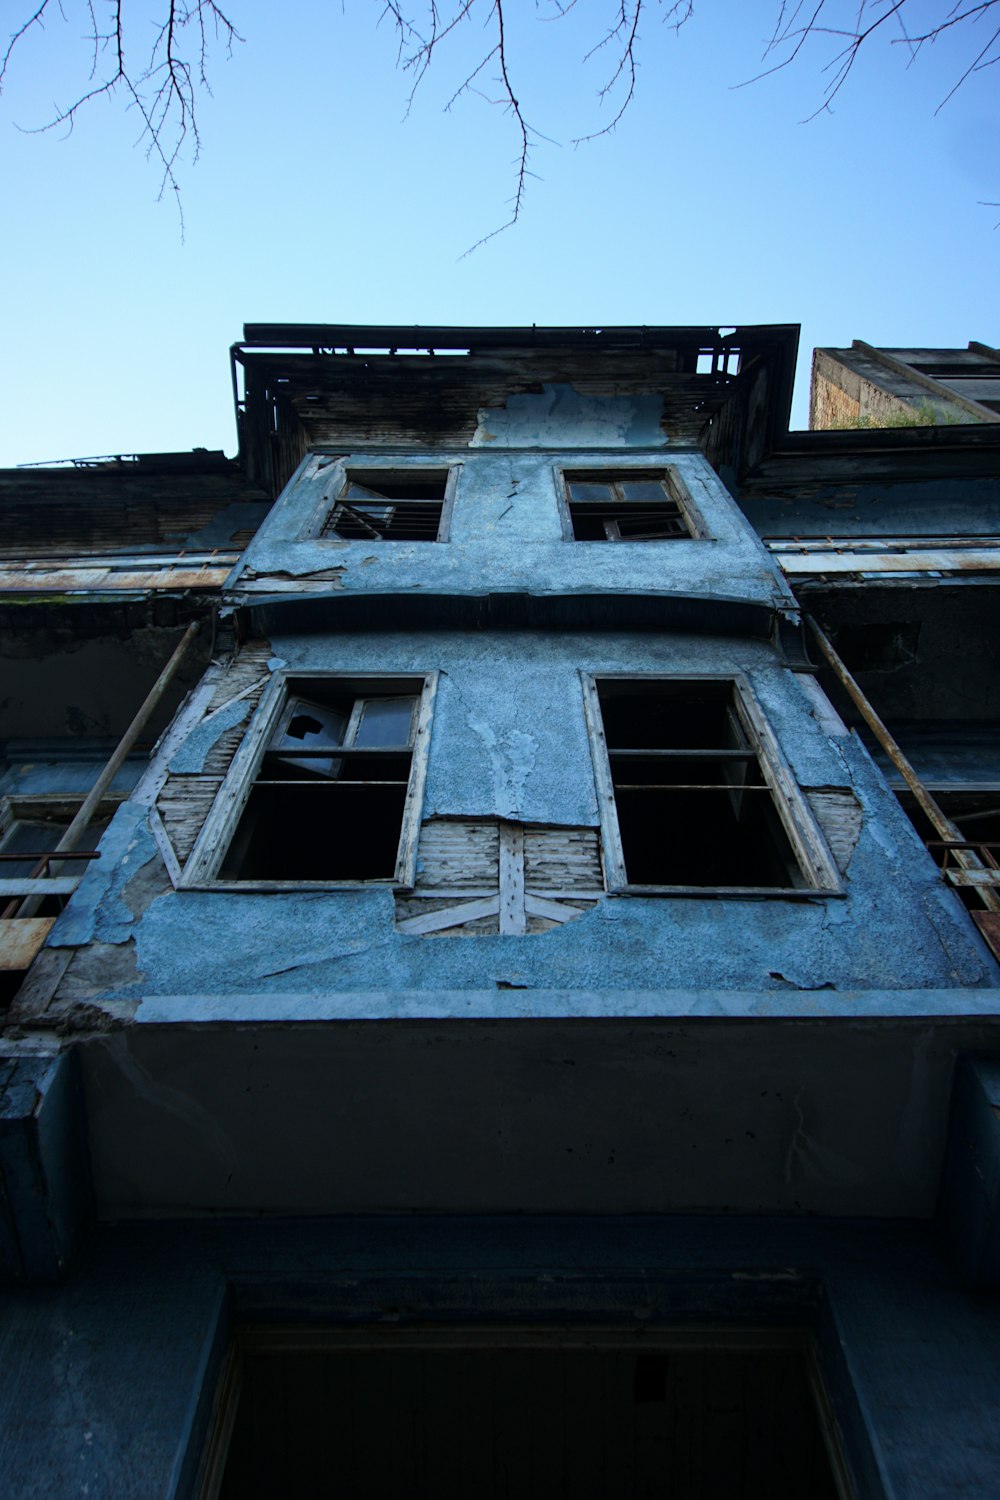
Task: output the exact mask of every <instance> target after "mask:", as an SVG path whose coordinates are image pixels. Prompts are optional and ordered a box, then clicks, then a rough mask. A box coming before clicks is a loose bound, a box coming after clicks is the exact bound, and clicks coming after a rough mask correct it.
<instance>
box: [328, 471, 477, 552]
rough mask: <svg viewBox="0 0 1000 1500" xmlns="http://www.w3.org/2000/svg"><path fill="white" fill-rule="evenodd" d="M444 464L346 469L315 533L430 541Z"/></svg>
mask: <svg viewBox="0 0 1000 1500" xmlns="http://www.w3.org/2000/svg"><path fill="white" fill-rule="evenodd" d="M447 483H448V471H447V469H432V470H427V469H413V470H406V469H400V470H395V471H394V470H381V471H380V470H374V471H372V472H370V473H369V472H368V471H360V470H355V469H352V470H351V472H350V474H348V476H347V482H346V484H345V485H344V488H343V489H342V490H341V492H340V494H339V495H338V496H337V499H336V501H335V502H334V504H333V507H332V509H331V511H330V513H329V515H328V516H327V518H326V520H325V521H324V522H323V527H322V530H321V531H320V536H325V537H340V538H341V539H342V540H343V541H361V542H436V541H437V539H438V534H439V532H440V530H441V513H442V511H443V509H444V497H445V487H446V485H447Z"/></svg>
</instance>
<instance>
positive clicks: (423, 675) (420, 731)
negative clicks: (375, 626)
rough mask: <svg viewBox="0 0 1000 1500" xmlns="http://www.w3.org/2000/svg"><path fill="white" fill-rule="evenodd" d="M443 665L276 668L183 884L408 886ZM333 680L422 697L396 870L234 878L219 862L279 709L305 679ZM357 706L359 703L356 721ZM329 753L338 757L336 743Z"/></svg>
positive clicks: (367, 690)
mask: <svg viewBox="0 0 1000 1500" xmlns="http://www.w3.org/2000/svg"><path fill="white" fill-rule="evenodd" d="M437 679H438V673H437V672H436V671H433V672H363V673H362V672H315V671H309V670H308V669H306V670H303V671H281V672H276V673H275V674H274V676H273V678H272V679H271V681H270V683H269V684H268V686H267V687H266V688H265V690H264V693H263V696H262V698H261V701H260V704H259V705H258V708H257V711H256V713H255V714H254V716H253V718H252V719H251V721H250V725H249V728H248V729H247V732H246V734H245V735H244V737H243V742H242V744H241V745H240V747H239V749H238V750H237V752H236V754H235V755H234V756H233V760H232V764H231V765H230V767H229V770H228V772H227V773H226V777H225V779H224V781H223V783H222V786H221V787H220V788H219V793H218V796H217V797H216V799H215V802H214V803H213V804H212V808H211V811H210V812H209V814H208V817H207V818H206V820H205V823H204V826H203V828H202V830H201V832H200V833H199V835H198V838H197V839H196V841H195V845H194V848H193V849H192V850H191V855H190V857H189V859H188V861H187V864H186V865H185V867H184V873H183V876H182V878H181V881H180V885H181V887H182V888H184V889H188V890H190V889H199V890H205V889H210V890H213V891H220V890H231V891H289V890H345V889H346V890H357V889H369V888H371V887H372V886H388V887H390V888H393V889H398V890H411V889H412V888H413V885H414V882H415V880H416V863H417V837H418V834H419V830H420V811H421V808H422V807H423V801H424V789H425V785H426V781H427V761H428V754H429V750H430V734H431V718H432V713H433V705H434V696H435V693H436V691H437ZM320 681H322V682H323V683H329V682H332V683H336V684H337V685H338V686H342V687H343V690H344V691H345V692H353V693H354V694H355V698H356V699H361V698H364V697H365V696H367V697H369V698H373V697H393V696H397V695H400V694H404V693H406V694H409V693H412V694H413V695H414V696H415V697H416V698H417V700H418V701H417V706H416V715H415V720H414V722H413V724H412V726H411V728H412V743H411V746H410V752H411V761H410V776H409V781H408V783H407V788H406V797H405V800H404V804H403V816H402V820H401V827H400V836H399V846H398V851H397V855H396V867H395V870H394V872H393V874H392V875H391V876H386V877H385V878H384V879H378V880H237V879H233V878H232V877H229V878H226V879H222V878H221V877H220V876H219V874H218V871H219V870H220V868H221V867H222V865H223V863H224V861H225V858H226V855H227V853H228V851H229V846H230V844H231V842H232V840H233V837H234V835H235V833H236V829H237V826H238V824H239V821H240V818H241V817H242V815H243V809H244V808H245V807H246V804H247V801H248V799H249V796H250V793H251V791H252V790H253V787H254V786H255V785H256V782H257V776H258V773H259V771H260V768H261V764H262V762H263V759H264V755H265V753H266V752H267V750H268V748H269V746H270V745H271V742H272V740H273V738H274V735H275V732H276V730H277V728H278V726H279V724H280V722H281V719H282V715H283V714H284V712H285V709H286V707H287V704H288V700H289V699H290V698H292V697H302V696H307V694H308V684H309V683H316V682H320ZM357 714H358V709H357V703H356V704H355V708H354V711H353V713H352V723H353V720H354V718H355V716H356V715H357ZM332 758H336V751H334V752H333V754H332Z"/></svg>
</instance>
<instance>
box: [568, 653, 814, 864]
mask: <svg viewBox="0 0 1000 1500" xmlns="http://www.w3.org/2000/svg"><path fill="white" fill-rule="evenodd" d="M587 708H588V717H589V719H590V723H591V732H592V735H593V737H594V740H595V766H596V768H597V775H598V784H599V787H600V789H601V791H602V792H603V794H604V795H603V797H602V802H603V813H602V821H603V839H604V848H605V860H606V864H607V873H608V884H609V887H610V888H612V889H615V888H616V887H617V888H621V887H628V888H636V887H640V888H643V887H653V888H657V889H663V888H666V889H670V890H675V891H681V892H684V891H699V890H706V889H715V890H734V891H759V892H763V893H768V892H771V891H779V890H780V891H795V890H814V889H816V888H823V889H836V888H837V887H838V884H839V882H838V878H837V874H836V870H835V868H834V866H833V864H832V861H831V859H830V856H829V852H828V850H827V849H826V847H825V844H824V843H823V841H822V837H821V836H820V835H819V833H818V831H817V830H816V828H815V824H814V823H813V821H812V818H811V816H810V815H809V813H808V812H807V810H806V804H805V801H804V799H803V797H802V795H801V793H799V792H798V791H797V789H794V788H793V783H792V778H791V774H790V772H789V771H788V769H787V767H786V766H785V765H784V763H783V762H782V761H781V760H780V757H779V752H778V749H777V745H776V743H775V742H774V739H773V736H772V735H771V733H770V731H769V729H768V728H767V726H766V724H765V722H764V721H763V720H762V718H761V717H760V715H759V711H755V710H754V709H753V708H752V706H751V700H750V698H749V695H748V694H747V693H746V692H745V691H743V690H741V689H740V688H739V687H738V685H737V684H736V683H735V682H734V681H733V680H732V679H708V680H692V679H664V678H649V679H643V678H634V677H632V678H601V679H598V680H597V681H596V682H595V681H589V682H588V701H587Z"/></svg>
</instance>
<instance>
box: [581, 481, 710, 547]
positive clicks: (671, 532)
mask: <svg viewBox="0 0 1000 1500" xmlns="http://www.w3.org/2000/svg"><path fill="white" fill-rule="evenodd" d="M566 494H567V508H568V511H569V520H570V528H571V531H572V536H573V540H574V541H577V542H670V541H677V540H679V539H684V538H691V537H694V536H698V535H699V530H698V527H697V526H696V524H695V522H694V520H693V512H692V509H691V503H690V498H689V497H688V495H687V492H686V490H684V488H683V486H682V485H681V483H680V481H679V480H678V479H677V476H676V475H675V474H674V473H673V472H672V471H671V470H667V471H666V472H663V471H660V472H654V471H651V470H646V471H645V472H641V473H635V474H614V475H612V474H579V473H574V474H567V475H566Z"/></svg>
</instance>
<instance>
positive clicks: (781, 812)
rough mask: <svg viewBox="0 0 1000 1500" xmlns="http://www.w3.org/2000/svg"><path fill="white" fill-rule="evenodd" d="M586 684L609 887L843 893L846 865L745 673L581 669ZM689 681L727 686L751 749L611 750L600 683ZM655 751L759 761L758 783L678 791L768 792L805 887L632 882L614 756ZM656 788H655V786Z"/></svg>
mask: <svg viewBox="0 0 1000 1500" xmlns="http://www.w3.org/2000/svg"><path fill="white" fill-rule="evenodd" d="M580 675H581V680H582V685H583V697H584V710H585V715H586V720H587V727H588V732H589V735H590V742H591V752H592V757H593V766H594V780H595V784H596V789H597V797H598V805H599V810H600V819H601V850H602V859H603V861H604V870H605V880H606V883H607V887H608V890H609V891H622V892H630V893H633V894H647V893H648V894H650V895H688V896H706V895H732V896H766V897H777V896H780V897H786V896H796V897H810V896H818V895H842V894H843V885H842V883H841V880H840V875H839V871H838V869H837V866H836V864H835V863H834V860H833V857H832V855H831V853H830V850H829V848H828V847H827V844H826V840H825V838H824V837H823V834H822V833H821V832H820V830H819V828H818V826H817V824H816V820H815V818H814V817H813V815H812V812H811V811H810V809H809V805H808V803H807V801H806V798H805V795H804V793H803V792H802V791H801V789H800V788H799V786H798V783H797V782H796V780H795V777H794V775H793V774H792V771H791V768H790V766H789V765H788V762H787V760H786V759H785V757H784V755H783V753H782V751H781V749H780V746H779V745H778V742H777V740H776V738H775V735H774V732H773V730H772V729H771V727H770V725H769V723H768V721H767V719H766V717H765V715H764V713H763V711H762V710H761V708H760V706H759V704H758V702H757V700H756V698H755V696H754V694H753V692H752V690H751V688H750V685H749V682H748V681H747V679H746V678H745V676H744V675H743V674H741V673H739V674H732V673H727V674H705V673H699V674H682V675H670V676H667V675H664V674H663V673H656V674H645V673H640V674H636V673H600V674H598V675H595V674H590V673H586V672H581V674H580ZM685 683H687V684H690V685H691V686H692V687H694V686H697V685H701V684H704V685H705V686H706V687H709V686H711V687H712V688H719V689H721V690H723V691H724V690H725V689H727V688H728V690H729V692H730V694H731V698H730V703H729V708H730V711H731V713H732V715H733V717H734V720H735V722H736V724H737V725H738V726H739V730H740V733H741V735H743V736H745V737H746V747H745V748H744V747H742V746H734V747H722V746H719V747H696V748H695V749H693V750H691V749H685V748H674V747H660V748H653V749H641V750H631V749H629V748H628V747H620V748H618V747H614V748H610V749H609V747H608V744H607V738H606V735H605V730H604V719H603V715H602V712H601V703H600V697H599V691H598V688H599V684H601V685H604V684H616V685H617V684H620V685H622V686H627V685H634V686H635V687H636V688H637V689H638V690H639V691H640V692H641V691H642V690H644V689H650V690H652V693H653V694H654V695H655V688H656V687H657V685H662V686H663V687H664V688H665V689H669V688H670V687H671V686H675V685H683V684H685ZM638 755H643V756H648V757H650V758H651V759H653V758H657V757H659V758H662V759H663V761H664V763H669V762H670V760H680V759H685V758H686V759H689V760H693V761H697V760H698V759H699V758H701V759H703V760H705V761H712V762H714V763H716V764H723V765H732V766H735V765H738V764H740V763H742V764H743V765H744V766H746V767H747V770H749V768H750V766H751V764H753V765H754V766H755V768H756V770H757V771H758V772H759V775H760V782H761V784H760V785H759V786H753V785H734V784H733V783H731V782H727V781H726V780H722V781H718V782H715V783H712V784H708V783H706V784H705V792H704V793H702V791H701V788H699V787H697V786H696V785H694V784H678V783H676V782H675V783H670V785H671V786H672V789H673V790H676V791H677V792H679V793H680V794H681V795H683V796H698V795H703V794H707V792H708V791H710V790H713V791H716V792H719V793H723V792H726V793H728V794H729V795H730V797H731V798H736V799H737V801H741V800H742V798H743V796H744V795H746V794H749V795H759V794H760V793H767V794H769V797H770V801H771V806H772V808H773V809H774V814H775V816H776V817H777V818H778V820H779V822H780V824H781V827H782V829H783V832H784V834H785V836H786V837H787V839H788V842H789V844H790V846H791V850H792V853H793V855H794V857H795V859H796V861H797V864H798V867H799V871H800V873H801V875H802V878H803V882H804V883H803V885H801V886H797V885H764V886H749V885H737V884H735V883H729V884H719V885H689V884H677V883H670V882H658V883H656V884H652V885H649V884H640V883H638V882H635V881H631V880H630V879H629V877H628V874H627V869H626V862H625V850H624V846H623V841H622V834H621V827H620V824H619V820H618V812H617V803H616V798H615V793H616V781H615V777H614V775H613V772H612V768H611V758H612V757H615V756H617V757H619V758H620V759H621V760H622V762H623V763H627V762H628V759H629V757H630V756H638ZM625 789H626V785H625V784H624V783H617V790H625ZM650 790H652V788H650Z"/></svg>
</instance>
